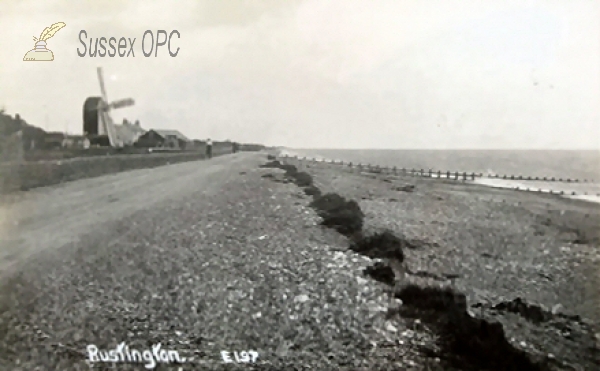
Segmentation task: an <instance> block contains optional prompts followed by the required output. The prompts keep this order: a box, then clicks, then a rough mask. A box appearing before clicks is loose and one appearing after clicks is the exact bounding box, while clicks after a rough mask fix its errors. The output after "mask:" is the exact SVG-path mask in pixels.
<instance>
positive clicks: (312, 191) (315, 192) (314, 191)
mask: <svg viewBox="0 0 600 371" xmlns="http://www.w3.org/2000/svg"><path fill="white" fill-rule="evenodd" d="M304 193H305V194H307V195H309V196H315V197H319V196H320V195H321V190H320V189H319V188H317V187H315V186H314V185H309V186H308V187H306V188H304Z"/></svg>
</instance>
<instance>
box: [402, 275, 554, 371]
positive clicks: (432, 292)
mask: <svg viewBox="0 0 600 371" xmlns="http://www.w3.org/2000/svg"><path fill="white" fill-rule="evenodd" d="M395 296H396V297H397V298H399V299H401V300H402V302H403V304H404V305H403V306H402V308H401V309H400V314H401V315H402V316H405V317H409V318H420V319H421V320H422V321H423V322H424V323H426V324H427V325H429V326H431V327H432V328H433V329H434V331H435V332H436V333H437V335H438V337H439V338H438V339H439V343H438V345H439V346H440V348H441V349H440V351H439V352H438V354H435V356H436V357H439V358H440V359H441V360H442V361H444V362H447V363H449V364H450V365H451V366H453V367H457V368H460V369H462V370H471V369H493V370H497V371H513V370H514V371H517V370H519V371H546V370H549V369H550V368H549V366H548V365H547V361H546V359H544V360H542V361H537V360H533V359H532V358H531V357H530V356H529V355H528V354H527V353H526V352H524V351H522V350H520V349H517V348H515V347H514V346H513V345H512V344H511V343H510V342H509V341H508V340H507V338H506V335H505V332H504V328H503V326H502V324H501V323H499V322H490V321H488V320H485V319H480V318H475V317H471V315H470V314H469V312H468V311H467V300H466V296H465V295H464V294H462V293H459V292H456V291H454V290H453V289H451V288H441V287H420V286H417V285H412V284H411V285H407V286H405V287H403V288H402V289H400V290H398V291H397V292H396V294H395Z"/></svg>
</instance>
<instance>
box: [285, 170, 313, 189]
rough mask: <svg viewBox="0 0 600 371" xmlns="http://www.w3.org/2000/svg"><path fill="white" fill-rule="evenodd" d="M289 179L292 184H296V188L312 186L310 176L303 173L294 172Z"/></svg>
mask: <svg viewBox="0 0 600 371" xmlns="http://www.w3.org/2000/svg"><path fill="white" fill-rule="evenodd" d="M290 177H291V178H293V179H294V183H296V185H297V186H298V187H309V186H312V184H313V178H312V176H310V174H308V173H305V172H304V171H299V172H296V173H294V174H293V175H290Z"/></svg>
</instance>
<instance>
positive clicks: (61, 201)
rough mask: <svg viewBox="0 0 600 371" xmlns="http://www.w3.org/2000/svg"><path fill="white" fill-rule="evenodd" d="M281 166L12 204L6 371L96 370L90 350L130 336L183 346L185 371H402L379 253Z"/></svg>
mask: <svg viewBox="0 0 600 371" xmlns="http://www.w3.org/2000/svg"><path fill="white" fill-rule="evenodd" d="M265 161H266V156H265V154H264V153H239V154H235V155H231V156H223V157H218V158H213V159H212V160H209V161H197V162H189V163H181V164H176V165H170V166H166V167H159V168H154V169H149V170H136V171H130V172H126V173H119V174H116V175H111V176H104V177H98V178H93V179H86V180H79V181H75V182H71V183H66V184H63V185H60V186H53V187H48V188H40V189H35V190H31V191H29V192H26V193H23V194H21V195H12V197H11V198H10V199H8V200H6V199H3V204H2V205H1V206H0V207H1V210H2V215H3V217H2V236H3V238H4V239H3V241H2V249H1V251H2V254H1V257H0V263H1V269H2V277H1V280H0V369H2V370H4V369H7V370H8V369H10V370H22V371H26V370H35V369H40V370H88V369H89V365H88V364H87V363H86V360H88V356H89V354H88V353H87V352H86V349H87V347H88V346H90V345H95V346H97V348H98V349H99V350H101V351H108V350H111V349H114V348H115V347H116V346H117V345H118V344H121V343H123V342H126V343H127V345H128V346H129V347H130V349H139V350H141V351H143V350H144V349H149V348H150V346H154V345H156V344H159V343H160V344H162V345H163V349H169V350H172V349H176V350H178V351H180V354H181V355H182V356H184V357H186V359H187V362H186V364H184V365H183V368H182V369H183V370H192V369H207V370H222V369H231V366H232V365H225V364H223V360H222V358H221V351H230V352H233V351H238V352H239V351H250V350H254V351H257V352H259V354H260V357H259V360H258V362H257V363H258V365H255V366H254V368H252V366H250V365H248V364H240V365H239V367H240V369H241V368H243V369H255V370H257V369H261V370H275V369H278V370H281V369H298V368H297V367H298V366H301V365H302V366H305V365H309V366H312V367H313V369H321V370H343V369H356V368H357V367H360V366H371V365H377V364H379V365H381V362H383V364H384V365H387V364H388V362H387V361H386V360H385V359H380V358H379V357H377V356H376V355H374V354H373V351H374V349H376V348H374V347H375V346H376V345H377V344H378V343H379V342H386V341H387V340H386V339H387V338H386V336H384V335H381V332H382V331H383V332H385V331H388V330H385V321H386V319H385V311H386V305H387V303H388V301H389V299H388V298H387V297H386V295H385V292H384V288H382V287H381V285H380V284H379V283H377V282H375V281H370V280H366V279H363V278H362V277H361V276H362V270H363V269H364V268H365V267H366V266H368V265H370V264H372V262H371V260H370V259H368V258H364V257H357V256H355V254H353V253H352V252H349V251H348V252H342V251H341V250H345V249H346V245H347V244H346V241H345V240H344V238H343V237H342V236H340V235H338V234H337V233H336V232H334V231H331V230H328V229H325V228H323V227H321V226H320V225H319V217H318V216H317V215H316V214H315V213H314V212H313V211H312V210H311V209H310V208H309V207H308V206H307V205H308V203H309V202H310V200H311V198H310V197H308V196H306V195H304V193H303V192H302V191H300V190H299V189H298V188H297V187H296V186H295V185H293V184H280V183H279V184H278V183H274V182H272V181H271V180H268V179H266V178H263V177H262V175H263V174H264V173H265V172H270V171H271V169H261V168H259V165H261V164H263V163H264V162H265ZM108 366H110V365H109V364H106V365H105V367H108ZM234 366H235V365H234ZM117 368H118V369H120V370H139V369H145V368H144V366H143V365H141V364H139V363H137V364H123V363H121V364H119V365H117ZM158 369H163V368H162V366H159V367H158ZM169 369H170V368H169ZM174 369H177V368H174ZM234 369H235V367H234ZM369 369H371V368H369ZM378 369H382V370H383V369H385V368H378Z"/></svg>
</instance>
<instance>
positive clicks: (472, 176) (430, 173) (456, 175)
mask: <svg viewBox="0 0 600 371" xmlns="http://www.w3.org/2000/svg"><path fill="white" fill-rule="evenodd" d="M294 158H295V159H298V160H309V159H308V158H306V157H302V158H299V157H298V156H294ZM312 161H313V162H319V161H318V160H317V159H316V158H313V159H312ZM330 163H331V164H336V163H339V164H340V165H344V161H340V162H336V161H333V160H332V161H331V162H330ZM347 165H348V166H350V167H353V166H354V165H353V164H352V162H349V163H347ZM357 167H358V168H359V169H362V168H367V169H369V170H373V169H375V171H377V170H379V171H381V169H382V168H380V167H379V166H372V165H363V164H358V165H357ZM383 169H387V168H383ZM392 171H393V172H394V174H398V169H396V167H393V168H392ZM400 171H401V173H402V174H411V175H413V176H415V175H420V176H425V175H426V174H427V175H428V176H429V177H433V174H437V177H438V178H441V176H442V174H444V175H446V178H448V179H451V178H452V177H454V179H456V180H458V179H459V177H462V178H463V180H467V178H470V179H471V180H475V177H483V174H482V173H478V174H476V173H471V174H467V173H466V172H463V173H462V174H461V173H459V172H454V173H452V172H450V171H447V172H445V173H442V172H441V171H439V170H438V171H437V172H434V171H433V170H431V169H429V171H428V172H425V171H424V170H423V169H421V170H420V171H419V170H415V169H411V170H408V169H404V168H402V169H400ZM489 177H491V178H498V179H510V180H543V181H552V182H554V181H558V182H568V183H571V182H573V183H579V182H580V180H579V179H570V178H567V179H563V178H558V179H556V178H554V177H551V178H550V177H531V176H528V177H524V176H522V175H518V176H515V175H510V176H508V175H497V174H495V175H490V176H489ZM589 181H590V182H593V180H589ZM581 182H583V183H587V182H588V179H584V180H581Z"/></svg>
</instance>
